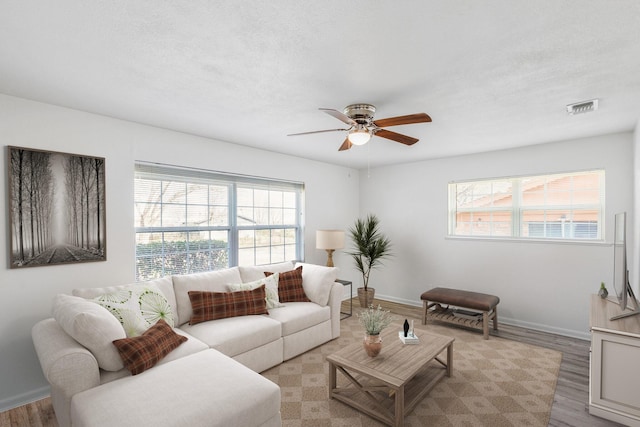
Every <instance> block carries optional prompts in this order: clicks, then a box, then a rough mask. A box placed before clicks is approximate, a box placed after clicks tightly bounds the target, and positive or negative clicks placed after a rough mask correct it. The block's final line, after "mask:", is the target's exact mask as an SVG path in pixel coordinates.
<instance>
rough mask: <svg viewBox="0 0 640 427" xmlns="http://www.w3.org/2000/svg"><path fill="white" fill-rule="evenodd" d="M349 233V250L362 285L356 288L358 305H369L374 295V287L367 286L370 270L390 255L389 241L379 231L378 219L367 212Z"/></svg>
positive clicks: (364, 306)
mask: <svg viewBox="0 0 640 427" xmlns="http://www.w3.org/2000/svg"><path fill="white" fill-rule="evenodd" d="M349 234H350V236H351V240H352V241H353V245H354V247H355V250H354V251H353V252H349V255H351V257H352V258H353V260H354V261H355V264H356V268H357V269H358V271H360V273H361V274H362V287H361V288H358V299H359V300H360V306H361V307H363V308H366V307H369V304H371V302H372V301H373V297H374V296H375V289H373V288H369V276H370V274H371V270H372V269H374V268H376V267H378V266H380V265H381V264H382V260H384V259H385V258H387V257H389V256H391V241H390V240H389V239H388V238H387V237H385V236H384V235H383V234H382V233H381V232H380V221H379V220H378V218H377V217H376V216H375V215H372V214H369V215H368V216H367V217H366V218H365V219H361V218H358V219H357V220H356V222H355V224H354V226H353V227H351V228H350V229H349Z"/></svg>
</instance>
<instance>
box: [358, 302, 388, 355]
mask: <svg viewBox="0 0 640 427" xmlns="http://www.w3.org/2000/svg"><path fill="white" fill-rule="evenodd" d="M357 316H358V320H359V321H360V324H361V325H362V327H364V331H365V334H364V349H365V351H366V352H367V355H369V356H370V357H376V356H377V355H378V354H379V353H380V350H382V337H381V336H380V333H381V332H382V330H383V329H384V328H386V327H387V326H389V325H390V324H391V322H393V320H394V317H393V316H391V312H390V311H388V310H383V309H382V307H381V306H380V305H378V308H373V304H371V305H370V306H369V307H368V308H367V309H365V310H364V311H362V312H361V313H360V314H358V315H357Z"/></svg>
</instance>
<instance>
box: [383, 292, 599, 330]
mask: <svg viewBox="0 0 640 427" xmlns="http://www.w3.org/2000/svg"><path fill="white" fill-rule="evenodd" d="M376 298H378V299H381V300H385V301H390V302H395V303H398V304H404V305H408V306H412V307H422V301H415V300H406V299H403V298H396V297H392V296H389V295H377V294H376ZM498 314H499V317H498V323H499V324H500V323H504V324H505V325H510V326H518V327H521V328H527V329H533V330H534V331H540V332H547V333H550V334H556V335H562V336H566V337H571V338H577V339H580V340H586V341H590V340H591V334H590V333H589V332H583V331H575V330H573V329H563V328H556V327H555V326H551V325H543V324H540V323H531V322H524V321H522V320H518V319H512V318H509V317H502V316H500V313H498Z"/></svg>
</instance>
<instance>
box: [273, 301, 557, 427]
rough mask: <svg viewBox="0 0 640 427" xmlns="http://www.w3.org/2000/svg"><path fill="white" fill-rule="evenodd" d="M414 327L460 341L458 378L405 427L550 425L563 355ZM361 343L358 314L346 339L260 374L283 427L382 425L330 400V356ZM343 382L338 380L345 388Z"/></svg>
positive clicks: (446, 381) (345, 325)
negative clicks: (278, 401) (277, 391)
mask: <svg viewBox="0 0 640 427" xmlns="http://www.w3.org/2000/svg"><path fill="white" fill-rule="evenodd" d="M358 310H359V309H356V308H355V307H354V311H358ZM403 321H404V318H402V319H397V321H396V323H395V324H393V325H391V326H390V327H391V328H395V329H397V330H400V329H401V326H400V325H401V323H402V322H403ZM415 323H416V325H415V329H416V335H418V336H420V331H421V330H428V331H430V332H434V333H437V334H441V335H447V336H452V337H454V338H455V342H454V345H453V350H454V362H453V375H452V376H451V377H450V378H449V377H444V378H443V379H442V380H441V381H440V382H439V383H438V384H437V385H436V387H435V388H434V389H433V390H432V391H431V393H429V394H428V395H427V396H426V397H425V398H424V399H423V400H422V402H420V403H419V404H418V405H417V406H416V407H415V409H414V410H413V411H411V412H410V413H408V414H407V416H406V417H405V426H414V427H418V426H427V425H429V426H547V424H548V422H549V415H550V413H551V406H552V404H553V397H554V394H555V388H556V382H557V379H558V371H559V369H560V361H561V359H562V354H561V353H560V352H557V351H554V350H549V349H545V348H541V347H535V346H532V345H529V344H523V343H519V342H515V341H510V340H505V339H501V338H498V337H494V336H491V337H490V338H489V340H483V339H482V332H481V331H480V332H477V331H471V330H467V329H461V328H457V327H452V326H445V325H439V324H429V325H427V326H422V325H419V321H418V320H416V321H415ZM362 337H363V329H362V326H360V324H359V323H358V319H357V317H356V316H355V315H354V316H353V317H350V318H347V319H344V320H342V321H341V330H340V338H338V339H336V340H333V341H330V342H328V343H326V344H324V345H322V346H320V347H317V348H315V349H313V350H311V351H308V352H306V353H304V354H302V355H300V356H298V357H296V358H294V359H291V360H289V361H287V362H285V363H283V364H281V365H279V366H276V367H274V368H271V369H269V370H267V371H265V372H263V373H262V374H263V375H264V376H265V377H266V378H269V379H270V380H272V381H273V382H275V383H276V384H278V385H279V386H280V388H281V392H282V406H281V412H282V421H283V426H284V427H293V426H309V427H313V426H332V427H339V426H344V427H347V426H348V427H353V426H382V425H383V424H381V423H379V422H378V421H376V420H374V419H373V418H370V417H369V416H367V415H364V414H361V413H360V412H358V411H357V410H355V409H353V408H351V407H350V406H347V405H345V404H343V403H342V402H339V401H337V400H334V399H331V400H329V398H328V394H329V391H328V378H329V365H328V363H327V361H326V360H325V358H326V356H327V355H329V354H331V353H334V352H336V351H337V350H339V349H340V348H342V347H344V346H345V345H348V344H351V343H353V342H359V341H361V340H362ZM363 351H364V349H363ZM382 351H383V352H384V346H383V349H382ZM341 381H345V380H344V378H343V377H342V375H341V374H340V373H338V384H339V385H341V384H342V383H341Z"/></svg>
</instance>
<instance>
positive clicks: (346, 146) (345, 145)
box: [338, 138, 353, 151]
mask: <svg viewBox="0 0 640 427" xmlns="http://www.w3.org/2000/svg"><path fill="white" fill-rule="evenodd" d="M351 147H353V144H352V143H351V141H349V138H345V139H344V142H343V143H342V145H341V146H340V148H338V151H344V150H348V149H349V148H351Z"/></svg>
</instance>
